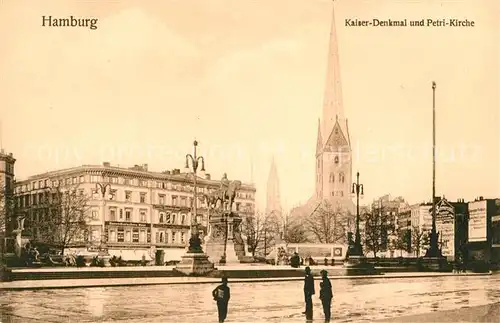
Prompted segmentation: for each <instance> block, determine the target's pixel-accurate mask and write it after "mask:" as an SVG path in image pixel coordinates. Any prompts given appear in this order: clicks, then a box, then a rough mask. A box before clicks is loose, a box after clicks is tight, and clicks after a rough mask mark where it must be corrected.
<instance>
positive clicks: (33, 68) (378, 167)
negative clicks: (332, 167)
mask: <svg viewBox="0 0 500 323" xmlns="http://www.w3.org/2000/svg"><path fill="white" fill-rule="evenodd" d="M499 9H500V8H499V5H498V4H497V2H496V1H495V0H490V1H486V0H484V1H481V0H463V1H458V0H457V1H431V0H420V1H410V0H408V1H390V0H387V1H383V0H378V1H370V0H364V1H363V0H338V1H336V2H335V17H336V22H337V33H338V38H339V45H338V46H339V50H340V64H341V75H342V87H343V99H344V100H343V101H344V111H345V114H346V116H347V117H348V119H349V129H350V135H351V143H352V145H353V147H352V149H353V158H354V164H353V173H354V174H355V172H356V171H359V172H360V173H361V183H363V184H364V187H365V194H366V198H367V199H368V200H365V201H364V202H369V201H370V200H371V199H373V198H375V197H378V196H381V195H383V194H386V193H390V194H392V195H394V196H396V195H402V196H403V197H405V198H406V199H407V200H409V201H410V202H411V203H416V202H421V201H423V200H429V199H430V197H431V188H432V186H431V184H432V181H431V180H432V163H431V162H432V132H431V131H432V89H431V82H432V81H436V82H437V92H436V94H437V98H436V104H437V112H436V118H437V145H438V157H437V159H438V163H437V194H438V195H442V194H444V195H445V196H446V197H447V198H449V199H456V198H465V199H474V198H475V197H477V196H479V195H483V196H485V197H500V187H499V183H500V160H499V159H500V154H499V150H500V140H499V137H500V132H499V121H500V120H499V94H498V93H499V91H498V89H499V87H500V84H499V72H500V71H499V68H500V66H499V57H500V53H499V41H500V34H499V29H500V28H499V27H500V26H499V19H498V12H499ZM331 13H332V1H328V0H210V1H209V0H182V1H181V0H165V1H149V2H147V4H146V3H145V2H143V3H141V2H140V1H111V0H109V1H99V2H97V1H88V2H85V3H83V2H82V1H78V2H77V1H62V0H61V1H50V0H46V1H43V2H41V1H23V0H2V1H0V39H1V40H2V44H1V45H0V46H1V50H0V76H1V77H0V109H1V114H0V118H1V121H2V147H3V148H4V149H6V150H7V151H9V152H12V153H14V155H15V157H16V158H17V163H16V174H17V177H18V178H25V177H27V176H29V175H32V174H36V173H41V172H45V171H48V170H54V169H59V168H65V167H72V166H77V165H82V164H100V163H101V162H102V161H109V162H111V163H112V164H115V165H116V164H118V165H123V166H132V165H133V164H143V163H147V164H149V168H150V169H152V170H157V171H162V170H166V169H172V168H181V169H182V168H183V166H184V156H185V154H186V153H191V152H192V141H193V139H194V138H196V139H197V140H198V141H199V143H200V146H199V147H200V153H201V154H202V155H203V156H204V157H205V159H206V167H207V171H208V172H210V173H211V174H212V176H213V177H215V178H220V177H221V175H222V173H223V172H227V173H228V177H229V178H230V179H241V180H243V181H246V182H249V181H251V180H253V181H254V182H255V184H256V187H257V190H258V195H257V200H258V206H259V208H260V209H261V210H263V209H264V208H265V205H264V204H263V203H264V201H265V188H266V180H267V176H268V173H269V168H270V164H271V159H272V156H273V155H274V157H275V159H276V162H277V166H278V173H279V176H280V182H281V196H282V199H283V200H282V204H283V205H284V207H285V208H290V207H292V206H295V205H297V204H299V203H300V202H304V201H305V200H307V199H308V198H309V197H310V196H311V195H312V193H313V191H314V178H315V176H314V165H315V161H314V158H315V157H314V153H315V148H316V134H317V119H318V117H320V113H321V110H322V103H323V92H324V82H325V73H326V57H327V50H328V40H329V29H330V22H331V19H332V15H331ZM42 15H51V16H53V17H62V18H64V17H68V16H69V15H74V16H75V17H82V18H98V19H99V21H98V28H97V29H96V30H90V29H88V28H49V27H41V22H42ZM452 17H455V18H460V19H465V18H467V19H469V20H474V21H475V24H476V26H475V27H472V28H451V27H441V28H439V27H434V28H431V27H428V28H425V27H420V28H416V27H407V28H398V27H393V28H381V27H379V28H375V27H346V26H345V25H344V20H345V19H346V18H358V19H373V18H379V19H389V18H391V19H405V18H406V19H413V20H420V19H427V18H434V19H441V18H452ZM252 165H253V167H252ZM252 169H253V171H252Z"/></svg>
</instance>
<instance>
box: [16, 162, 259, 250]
mask: <svg viewBox="0 0 500 323" xmlns="http://www.w3.org/2000/svg"><path fill="white" fill-rule="evenodd" d="M193 179H194V177H193V175H192V174H189V173H181V172H180V170H179V169H174V170H172V171H164V172H152V171H149V170H148V167H147V165H141V166H138V165H136V166H134V167H131V168H122V167H115V166H111V165H110V164H109V163H103V165H100V166H99V165H97V166H79V167H74V168H70V169H64V170H58V171H53V172H48V173H43V174H38V175H34V176H31V177H29V178H28V179H26V180H22V181H18V182H16V183H15V190H16V196H17V197H18V209H19V212H21V213H23V214H24V215H25V216H26V218H27V220H26V221H25V224H26V225H25V227H26V232H25V233H26V235H28V237H29V238H31V239H33V240H35V241H36V240H37V239H40V238H41V237H39V235H38V233H39V232H38V231H37V226H36V223H37V222H38V221H40V219H42V218H43V216H48V210H47V209H46V205H47V203H44V202H45V201H47V200H49V199H50V191H51V188H54V187H56V186H58V185H60V184H71V185H74V186H76V187H77V189H78V191H79V192H80V194H86V195H88V197H89V199H88V213H89V214H88V215H89V216H88V217H87V218H88V221H87V227H88V230H87V233H86V235H85V237H83V239H82V240H81V241H78V242H75V243H74V245H73V247H74V248H76V249H77V250H81V249H82V248H86V249H88V248H89V246H92V245H96V244H100V245H102V244H104V245H105V246H106V248H107V249H108V252H109V253H110V254H111V255H116V256H117V257H118V256H121V257H122V258H123V259H125V260H139V259H141V258H142V257H143V256H145V257H146V258H153V257H154V254H155V253H156V252H157V251H159V250H163V251H165V260H180V256H181V255H182V254H183V253H184V249H185V247H186V245H187V243H188V241H189V237H190V233H191V232H190V229H191V226H190V225H191V223H192V222H191V221H192V216H193V215H192V210H193V208H192V206H193V203H194V200H193V199H194V186H193ZM219 188H220V181H218V180H212V179H211V178H210V175H209V174H207V175H205V177H203V178H201V177H199V176H198V178H197V215H196V222H197V223H199V224H201V225H200V226H199V228H200V230H201V231H202V234H203V233H206V232H207V225H208V211H209V210H208V208H207V204H206V200H205V198H204V194H209V193H210V192H212V191H214V190H217V189H219ZM255 192H256V190H255V187H254V186H253V185H250V184H242V186H241V189H240V191H239V192H238V193H237V196H236V199H235V203H234V205H233V206H234V208H235V211H237V212H238V213H239V214H240V215H241V216H242V217H246V216H252V215H253V214H254V211H255ZM202 238H203V237H202ZM202 241H203V239H202Z"/></svg>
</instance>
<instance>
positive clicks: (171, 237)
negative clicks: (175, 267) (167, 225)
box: [155, 231, 186, 244]
mask: <svg viewBox="0 0 500 323" xmlns="http://www.w3.org/2000/svg"><path fill="white" fill-rule="evenodd" d="M169 233H170V234H169ZM155 238H156V240H155V241H156V243H172V244H176V243H186V232H175V231H171V232H169V231H157V232H156V236H155ZM178 239H179V240H178Z"/></svg>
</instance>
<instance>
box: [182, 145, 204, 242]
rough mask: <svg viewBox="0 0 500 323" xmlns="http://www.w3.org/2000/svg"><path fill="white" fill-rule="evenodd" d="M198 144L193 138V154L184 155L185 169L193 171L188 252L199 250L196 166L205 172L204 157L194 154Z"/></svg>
mask: <svg viewBox="0 0 500 323" xmlns="http://www.w3.org/2000/svg"><path fill="white" fill-rule="evenodd" d="M197 146H198V142H197V141H196V140H195V141H194V142H193V149H194V153H193V155H191V154H187V155H186V170H187V171H188V172H189V171H192V173H193V178H194V179H193V187H194V193H193V206H192V207H193V210H192V216H191V239H190V243H189V252H193V251H194V252H199V251H201V240H200V238H199V232H198V223H197V218H196V217H197V211H198V210H197V202H198V197H197V193H198V192H197V175H196V174H197V171H198V168H199V167H200V166H201V169H200V171H201V172H205V159H204V158H203V157H202V156H198V155H197V154H196V147H197ZM190 161H191V168H190V167H189V164H190V163H189V162H190Z"/></svg>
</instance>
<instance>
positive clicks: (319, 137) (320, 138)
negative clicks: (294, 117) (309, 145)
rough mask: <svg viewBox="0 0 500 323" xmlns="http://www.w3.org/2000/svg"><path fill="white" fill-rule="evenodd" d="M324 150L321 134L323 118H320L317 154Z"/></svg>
mask: <svg viewBox="0 0 500 323" xmlns="http://www.w3.org/2000/svg"><path fill="white" fill-rule="evenodd" d="M322 151H323V136H321V120H320V119H319V118H318V139H317V140H316V156H317V155H318V154H320V153H321V152H322Z"/></svg>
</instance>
